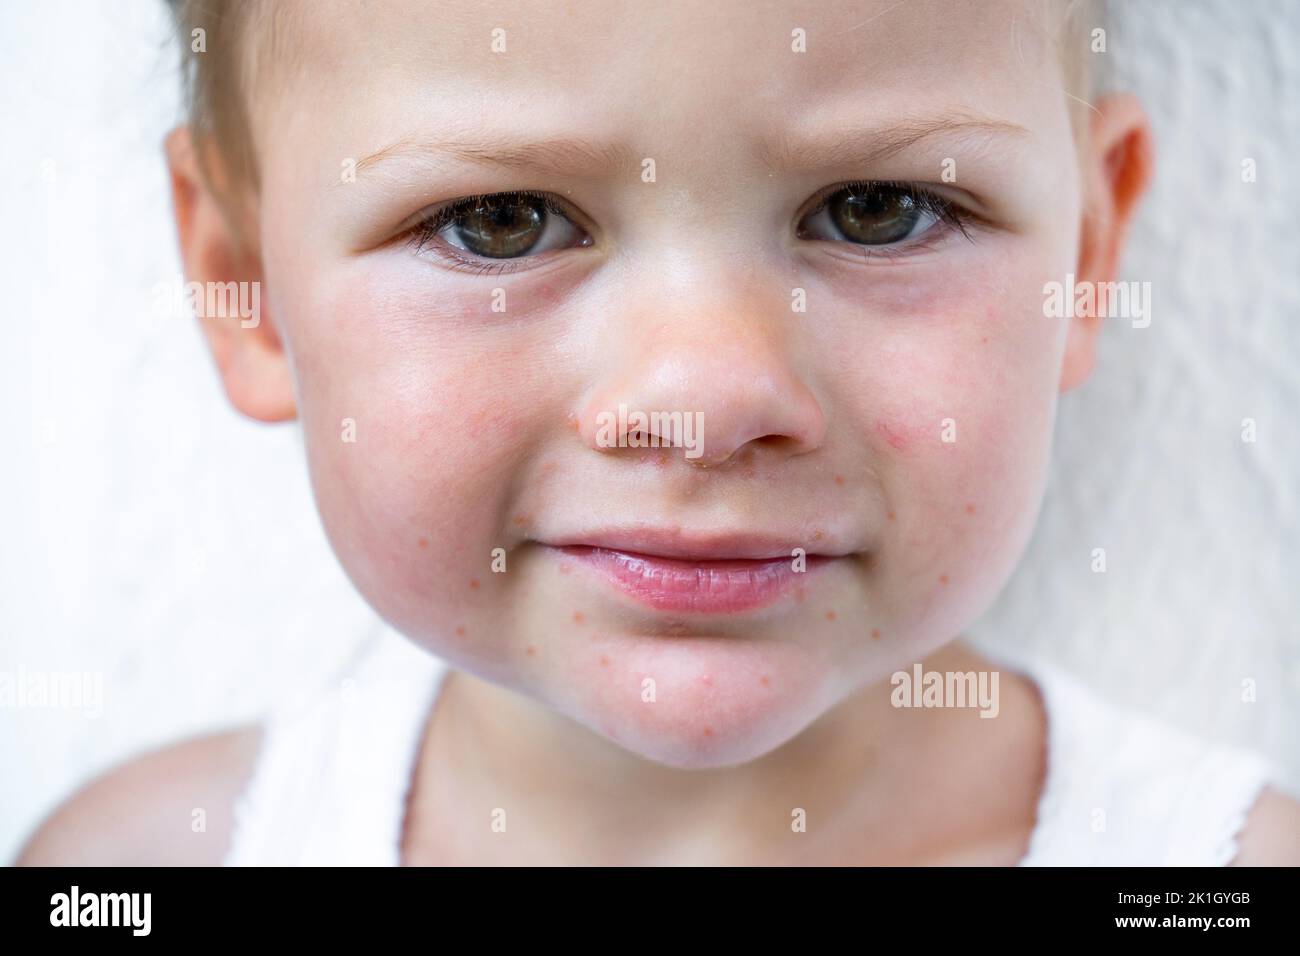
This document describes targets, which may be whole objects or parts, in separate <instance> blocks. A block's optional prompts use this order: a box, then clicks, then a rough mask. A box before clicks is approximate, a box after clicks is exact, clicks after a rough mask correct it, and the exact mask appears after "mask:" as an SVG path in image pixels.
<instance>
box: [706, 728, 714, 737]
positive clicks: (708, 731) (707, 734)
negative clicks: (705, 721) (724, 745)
mask: <svg viewBox="0 0 1300 956" xmlns="http://www.w3.org/2000/svg"><path fill="white" fill-rule="evenodd" d="M704 736H706V737H712V736H713V728H712V727H705V728H704Z"/></svg>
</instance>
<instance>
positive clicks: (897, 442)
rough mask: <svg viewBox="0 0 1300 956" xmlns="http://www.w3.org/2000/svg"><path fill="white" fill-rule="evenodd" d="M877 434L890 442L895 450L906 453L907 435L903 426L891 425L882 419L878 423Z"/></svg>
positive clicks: (890, 445)
mask: <svg viewBox="0 0 1300 956" xmlns="http://www.w3.org/2000/svg"><path fill="white" fill-rule="evenodd" d="M876 433H877V434H878V435H880V437H881V438H883V439H884V440H885V441H886V442H888V444H889V447H890V448H893V449H894V450H895V451H906V449H907V435H906V434H905V432H904V430H903V428H902V426H900V425H891V424H890V423H889V422H887V421H885V420H884V419H883V418H882V419H879V420H877V422H876Z"/></svg>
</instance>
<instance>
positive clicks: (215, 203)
mask: <svg viewBox="0 0 1300 956" xmlns="http://www.w3.org/2000/svg"><path fill="white" fill-rule="evenodd" d="M195 149H196V144H195V143H194V140H193V138H192V137H191V135H190V131H189V129H188V128H187V127H184V126H181V127H178V128H176V129H174V130H172V132H171V133H169V134H168V136H167V139H166V153H167V165H168V170H169V173H170V176H171V186H172V205H173V209H174V215H175V218H176V231H177V235H178V238H179V240H180V250H181V261H182V264H183V266H184V270H185V278H186V283H187V285H186V288H187V290H188V291H189V292H190V299H191V301H192V302H193V303H194V305H195V311H196V312H197V313H198V318H199V324H200V327H201V328H202V329H203V333H204V336H205V337H206V339H207V342H208V347H209V348H210V349H211V351H212V357H213V359H214V360H215V361H216V365H217V371H218V373H219V375H220V376H221V381H222V384H223V386H224V387H225V391H226V395H227V396H228V397H229V398H230V401H231V403H232V404H233V405H234V406H235V408H236V409H238V410H239V411H240V412H242V413H243V414H245V415H247V416H249V417H250V418H254V419H257V420H259V421H267V422H278V421H286V420H289V419H292V418H293V417H294V416H295V414H296V406H295V401H294V391H293V376H292V373H291V371H290V367H289V361H288V356H287V355H286V354H285V351H284V345H283V343H282V342H281V340H280V336H279V334H278V333H277V331H276V329H275V324H274V322H273V321H272V319H271V316H270V315H269V314H268V313H267V311H266V309H265V308H264V305H265V296H264V295H263V293H264V291H265V290H264V289H263V287H262V265H261V258H260V256H259V255H258V253H257V251H256V249H254V248H253V247H252V246H251V245H250V244H248V243H246V242H244V241H242V238H241V233H240V230H239V228H238V226H237V224H236V222H235V216H234V215H232V213H231V211H230V210H229V209H228V208H227V207H226V206H224V205H223V204H222V202H221V201H220V199H219V198H218V196H217V195H216V194H215V193H214V191H213V189H212V187H211V185H210V183H209V180H208V178H207V177H206V176H204V175H203V170H202V169H201V168H200V164H199V162H198V156H197V155H196V153H195ZM209 160H210V162H209V164H208V166H209V169H212V168H213V167H214V164H215V162H216V157H215V156H209Z"/></svg>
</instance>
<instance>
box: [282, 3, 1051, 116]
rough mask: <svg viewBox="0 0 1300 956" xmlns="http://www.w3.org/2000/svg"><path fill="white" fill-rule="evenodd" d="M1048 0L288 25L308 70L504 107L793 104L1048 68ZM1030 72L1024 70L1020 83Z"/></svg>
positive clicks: (793, 107) (623, 9)
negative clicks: (541, 102)
mask: <svg viewBox="0 0 1300 956" xmlns="http://www.w3.org/2000/svg"><path fill="white" fill-rule="evenodd" d="M1060 6H1061V5H1060V4H1057V3H1053V2H1050V0H1046V2H1045V0H978V2H954V0H906V2H901V3H900V2H899V0H853V2H844V0H841V2H834V0H817V2H811V3H789V2H763V0H661V2H656V3H627V4H624V3H617V2H611V0H567V2H557V3H550V2H532V3H511V4H500V3H491V2H487V3H485V2H483V0H439V2H438V3H427V2H423V0H411V2H385V3H377V4H364V5H362V4H329V5H319V6H318V5H312V6H311V7H308V8H305V9H304V10H302V11H300V14H299V16H298V17H297V18H296V19H297V20H298V23H297V24H296V28H295V29H294V30H293V33H294V34H295V35H296V36H295V42H294V45H295V46H297V47H299V50H298V51H297V52H298V53H299V54H301V55H302V56H303V57H304V58H306V59H307V60H308V61H315V62H314V63H312V65H313V66H314V67H318V68H313V69H308V70H304V71H301V72H299V73H298V75H299V76H306V77H310V82H311V84H312V85H319V84H318V80H323V81H324V86H325V87H340V86H342V87H349V86H350V87H370V88H374V87H377V86H379V85H380V84H385V85H387V86H388V88H389V89H390V90H391V91H392V92H393V93H394V94H400V93H403V92H406V93H410V94H413V95H423V96H424V97H426V98H427V97H428V96H430V95H435V94H436V95H439V96H460V97H464V98H466V102H467V103H475V104H479V105H489V101H491V100H495V105H497V106H500V107H503V108H508V107H509V105H510V103H511V101H512V100H514V101H516V102H520V103H522V102H524V101H527V102H529V103H531V102H532V101H534V100H536V99H538V98H541V97H545V98H548V99H551V100H552V101H553V102H554V103H555V105H556V107H557V108H564V109H568V110H570V111H571V112H574V113H580V112H581V111H582V110H583V109H584V107H585V108H587V109H588V110H590V108H591V107H593V106H595V105H598V104H607V103H610V102H618V103H620V104H635V106H636V108H637V109H638V110H640V111H641V112H642V115H652V114H654V112H655V111H656V109H658V108H663V107H664V106H665V105H667V104H672V106H673V107H674V108H678V107H680V105H681V103H682V101H684V100H690V101H692V102H696V103H698V104H700V105H701V106H702V107H712V108H714V109H715V110H718V109H722V110H725V111H726V115H728V116H732V117H737V118H738V117H741V116H745V115H750V114H752V113H753V112H755V110H753V109H746V108H745V107H747V106H749V107H760V106H764V105H767V106H772V107H774V108H775V110H776V111H777V112H779V113H780V114H782V115H785V116H787V117H788V116H789V115H790V114H791V113H792V112H798V111H799V110H801V109H804V108H806V107H807V106H808V105H809V100H810V99H811V98H814V97H828V96H832V95H834V94H836V93H842V94H845V95H858V96H861V97H863V98H864V100H865V99H870V98H873V97H874V98H883V97H887V96H893V97H897V96H910V97H914V98H919V97H923V96H928V97H930V98H932V99H943V100H947V101H949V105H951V106H962V107H966V106H970V105H972V104H971V101H972V100H982V101H983V102H985V103H988V102H994V101H997V100H998V99H1000V98H1006V97H1011V96H1014V95H1015V94H1017V93H1021V92H1023V91H1024V90H1025V88H1026V87H1027V86H1032V85H1033V80H1037V81H1038V83H1040V84H1042V83H1046V84H1047V85H1048V86H1049V88H1050V87H1051V86H1052V85H1053V83H1055V86H1056V87H1058V88H1059V86H1060V82H1059V79H1058V78H1057V76H1056V74H1055V73H1049V72H1048V71H1059V66H1058V64H1057V61H1056V52H1055V49H1054V44H1053V42H1052V37H1053V36H1054V35H1055V30H1056V28H1057V26H1058V24H1057V23H1056V22H1054V21H1055V19H1056V17H1055V15H1054V11H1058V12H1059V8H1060ZM1026 74H1029V75H1030V77H1031V78H1032V79H1031V82H1029V83H1026V82H1025V75H1026Z"/></svg>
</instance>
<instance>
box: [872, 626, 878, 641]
mask: <svg viewBox="0 0 1300 956" xmlns="http://www.w3.org/2000/svg"><path fill="white" fill-rule="evenodd" d="M871 639H872V640H873V641H878V640H880V628H878V627H873V628H872V629H871Z"/></svg>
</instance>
